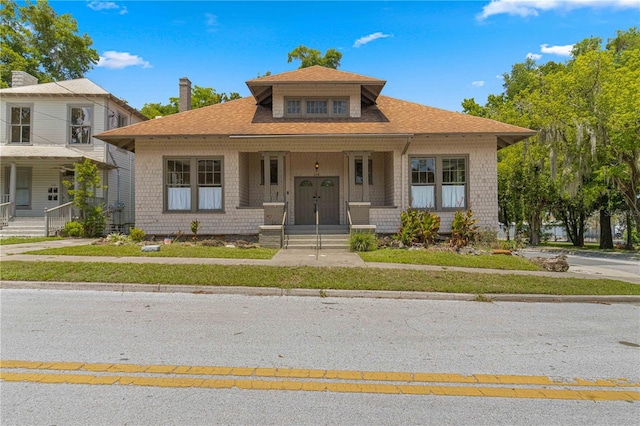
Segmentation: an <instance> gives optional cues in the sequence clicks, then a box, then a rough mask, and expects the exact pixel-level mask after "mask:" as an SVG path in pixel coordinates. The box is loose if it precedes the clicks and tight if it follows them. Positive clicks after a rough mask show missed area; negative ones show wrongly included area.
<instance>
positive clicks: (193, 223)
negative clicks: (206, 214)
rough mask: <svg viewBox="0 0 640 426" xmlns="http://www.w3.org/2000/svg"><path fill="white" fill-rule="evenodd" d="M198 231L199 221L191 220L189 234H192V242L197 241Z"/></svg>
mask: <svg viewBox="0 0 640 426" xmlns="http://www.w3.org/2000/svg"><path fill="white" fill-rule="evenodd" d="M198 229H200V221H199V220H192V221H191V233H192V234H193V241H196V240H197V239H198Z"/></svg>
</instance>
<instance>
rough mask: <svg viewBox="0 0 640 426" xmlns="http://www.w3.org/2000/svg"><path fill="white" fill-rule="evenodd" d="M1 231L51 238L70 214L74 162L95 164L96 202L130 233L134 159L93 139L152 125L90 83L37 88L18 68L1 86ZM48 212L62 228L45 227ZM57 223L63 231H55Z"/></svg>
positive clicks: (114, 224)
mask: <svg viewBox="0 0 640 426" xmlns="http://www.w3.org/2000/svg"><path fill="white" fill-rule="evenodd" d="M0 117H2V120H0V162H1V167H0V169H1V170H0V197H1V198H0V213H1V214H0V228H1V229H2V231H0V233H1V234H2V235H38V234H39V235H43V234H45V233H48V234H53V233H55V232H56V230H57V229H59V228H60V227H61V226H64V222H65V221H66V220H68V219H69V217H71V215H72V209H71V206H70V205H69V202H70V201H71V197H70V196H69V193H68V192H67V191H68V189H67V186H65V185H64V184H63V181H69V182H74V179H75V177H74V163H77V162H82V161H84V159H89V160H91V161H92V162H93V163H95V164H96V165H98V167H99V169H100V170H101V182H102V185H104V186H105V188H103V189H101V190H99V191H98V193H97V194H96V197H97V200H96V201H97V202H101V203H103V204H104V206H105V209H106V210H107V212H108V217H107V225H108V227H110V228H113V229H115V230H126V229H128V225H130V224H133V223H134V221H135V208H134V187H133V176H134V173H135V169H134V165H135V163H134V157H135V156H134V154H133V153H132V152H130V151H127V150H124V149H120V148H117V147H115V146H112V145H109V144H107V143H105V142H103V141H101V140H97V139H95V138H94V137H93V136H94V135H95V134H96V133H101V132H103V131H105V130H110V129H115V128H119V127H122V126H126V125H128V124H133V123H138V122H141V121H143V120H146V117H144V116H143V115H142V114H141V113H140V112H138V111H137V110H135V109H134V108H132V107H130V106H129V105H127V104H126V102H124V101H122V100H120V99H118V98H116V97H115V96H113V95H111V94H110V93H109V92H107V91H106V90H104V89H103V88H101V87H100V86H98V85H96V84H95V83H93V82H92V81H90V80H88V79H86V78H80V79H76V80H68V81H58V82H53V83H42V84H38V80H37V79H36V78H35V77H33V76H31V75H29V74H27V73H26V72H23V71H13V73H12V85H11V87H10V88H6V89H0ZM45 211H47V213H46V214H47V216H48V217H50V218H53V217H56V218H57V219H59V220H56V225H55V226H54V225H53V223H50V224H49V225H50V226H51V227H50V228H45V220H44V217H45ZM56 226H57V228H56Z"/></svg>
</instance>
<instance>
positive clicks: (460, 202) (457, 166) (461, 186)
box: [442, 158, 466, 209]
mask: <svg viewBox="0 0 640 426" xmlns="http://www.w3.org/2000/svg"><path fill="white" fill-rule="evenodd" d="M465 207H466V160H465V159H464V158H443V159H442V208H443V209H463V208H465Z"/></svg>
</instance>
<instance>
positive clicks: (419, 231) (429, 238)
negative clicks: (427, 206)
mask: <svg viewBox="0 0 640 426" xmlns="http://www.w3.org/2000/svg"><path fill="white" fill-rule="evenodd" d="M400 221H401V226H400V229H399V231H398V234H397V236H396V238H397V239H399V240H400V241H401V242H402V244H404V245H407V246H409V245H411V244H413V243H422V244H424V245H428V244H433V243H434V242H435V240H436V238H437V237H438V231H440V218H439V217H438V215H436V214H435V213H431V212H428V211H424V210H415V209H412V208H409V209H407V210H406V211H404V212H402V213H401V214H400Z"/></svg>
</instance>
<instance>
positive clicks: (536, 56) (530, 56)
mask: <svg viewBox="0 0 640 426" xmlns="http://www.w3.org/2000/svg"><path fill="white" fill-rule="evenodd" d="M540 58H542V55H541V54H539V53H527V59H533V60H534V61H537V60H538V59H540Z"/></svg>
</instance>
